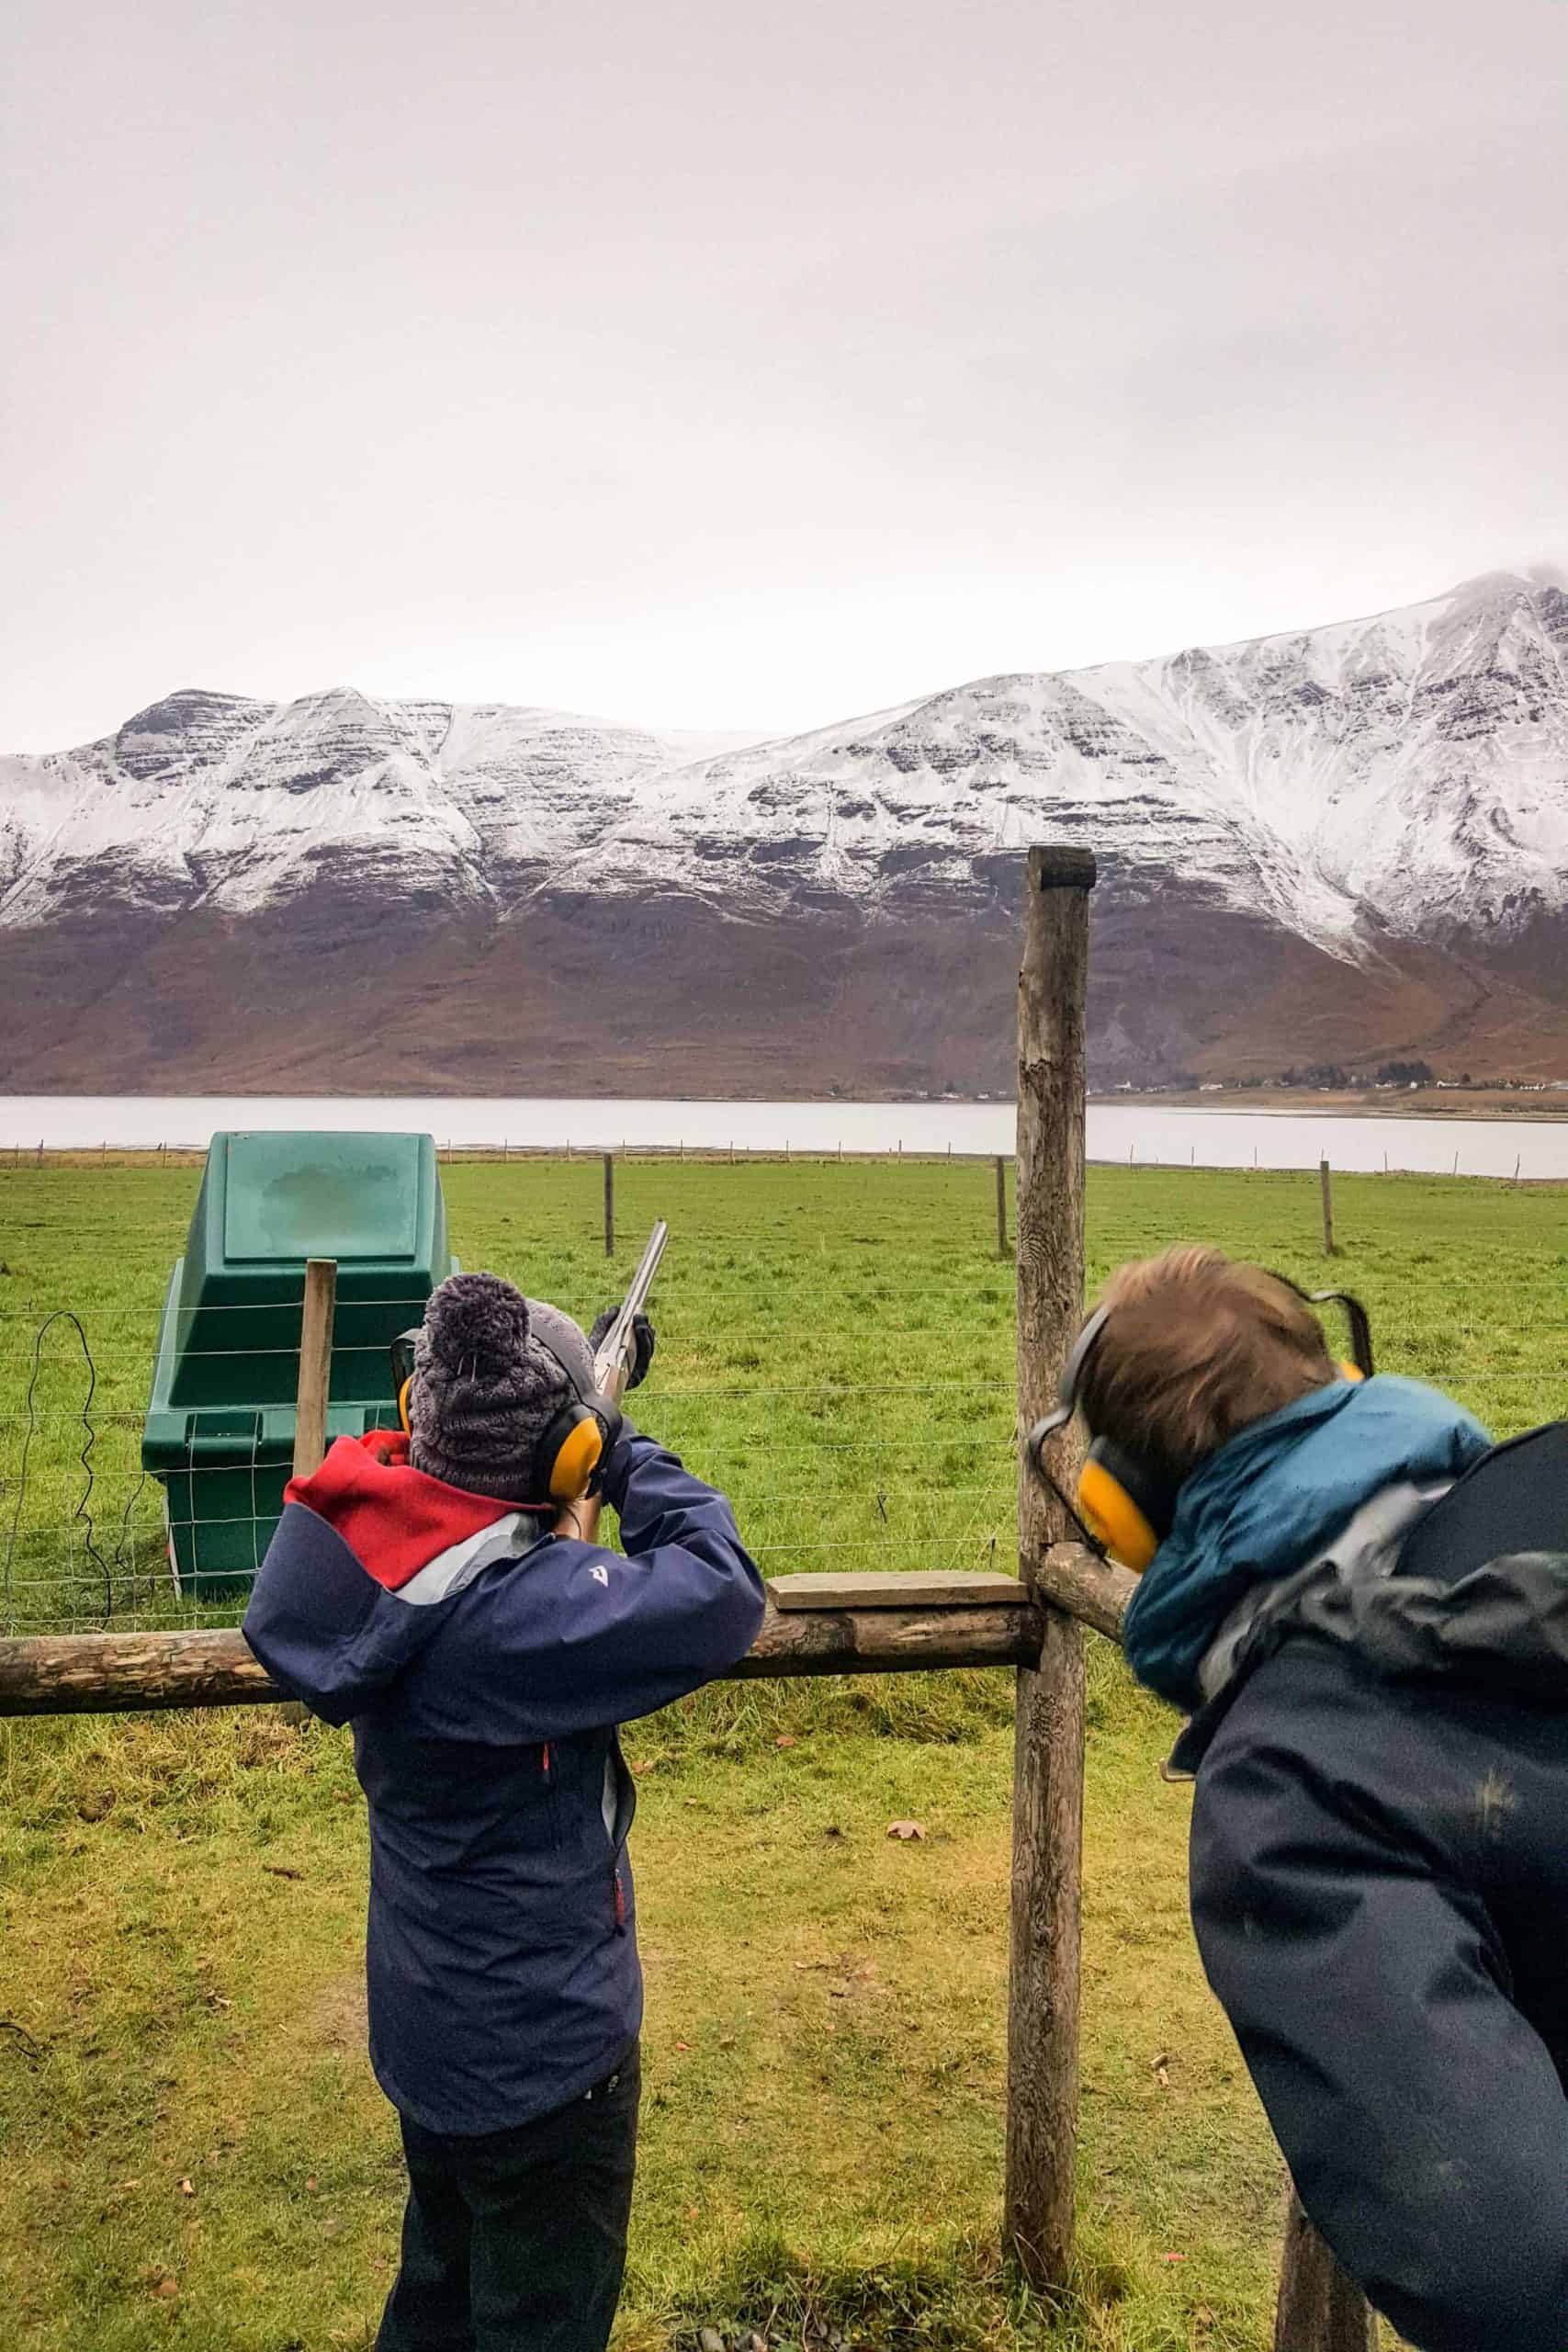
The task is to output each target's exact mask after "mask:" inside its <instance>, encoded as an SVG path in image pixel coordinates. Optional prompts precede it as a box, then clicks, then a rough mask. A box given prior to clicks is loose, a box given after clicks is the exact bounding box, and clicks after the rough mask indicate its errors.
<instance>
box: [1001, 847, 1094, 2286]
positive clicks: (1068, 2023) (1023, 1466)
mask: <svg viewBox="0 0 1568 2352" xmlns="http://www.w3.org/2000/svg"><path fill="white" fill-rule="evenodd" d="M1094 880H1095V865H1094V859H1093V857H1092V856H1091V855H1090V854H1089V852H1088V851H1086V850H1078V849H1036V850H1031V852H1030V854H1029V869H1028V896H1027V911H1026V914H1025V918H1024V938H1023V963H1022V967H1021V971H1020V973H1019V986H1018V1199H1017V1206H1016V1210H1015V1218H1016V1231H1017V1236H1018V1410H1019V1426H1020V1429H1021V1430H1023V1429H1026V1428H1027V1427H1028V1425H1029V1424H1030V1422H1031V1421H1032V1420H1034V1419H1037V1418H1038V1416H1039V1415H1040V1414H1041V1413H1043V1412H1044V1411H1045V1410H1046V1409H1047V1408H1048V1406H1049V1404H1050V1402H1051V1399H1052V1398H1053V1397H1054V1396H1055V1390H1056V1384H1057V1381H1058V1379H1059V1377H1060V1374H1061V1369H1062V1364H1063V1362H1064V1360H1065V1358H1066V1352H1067V1350H1068V1347H1069V1346H1070V1344H1071V1342H1072V1339H1073V1336H1074V1334H1075V1332H1076V1331H1077V1327H1078V1322H1079V1319H1080V1317H1081V1315H1082V1312H1083V1262H1084V1213H1083V1191H1084V1097H1085V1075H1084V991H1085V985H1086V981H1087V978H1088V969H1089V892H1090V890H1091V889H1092V888H1094ZM1078 1442H1079V1441H1078V1439H1077V1435H1076V1433H1075V1432H1073V1431H1070V1430H1068V1431H1064V1432H1063V1434H1062V1436H1061V1437H1060V1438H1058V1439H1057V1440H1055V1442H1054V1446H1053V1456H1052V1458H1053V1464H1054V1467H1055V1475H1056V1476H1057V1479H1058V1481H1059V1482H1062V1483H1065V1484H1066V1485H1068V1487H1069V1489H1070V1486H1071V1483H1072V1481H1073V1478H1074V1476H1075V1475H1076V1459H1075V1456H1076V1449H1077V1445H1078ZM1067 1532H1068V1529H1067V1523H1066V1514H1065V1512H1064V1511H1063V1510H1061V1508H1060V1506H1059V1505H1058V1504H1057V1503H1056V1502H1055V1499H1054V1498H1053V1497H1052V1496H1051V1494H1050V1493H1049V1490H1048V1489H1047V1488H1045V1487H1043V1486H1042V1485H1041V1483H1040V1481H1039V1480H1038V1479H1037V1478H1035V1476H1033V1474H1032V1471H1031V1470H1030V1469H1029V1466H1028V1464H1027V1463H1025V1462H1024V1461H1023V1459H1022V1457H1021V1458H1020V1463H1019V1489H1018V1540H1019V1561H1020V1574H1021V1577H1023V1578H1024V1580H1025V1582H1030V1583H1032V1581H1033V1577H1034V1572H1035V1568H1036V1565H1037V1563H1038V1562H1039V1560H1040V1558H1041V1557H1042V1555H1043V1552H1044V1550H1045V1548H1046V1546H1047V1545H1048V1544H1052V1543H1055V1542H1057V1541H1059V1540H1061V1539H1062V1538H1063V1537H1064V1536H1065V1535H1066V1533H1067ZM1083 1742H1084V1669H1083V1637H1082V1634H1081V1632H1080V1630H1079V1627H1078V1625H1077V1622H1076V1621H1075V1620H1074V1619H1072V1618H1070V1617H1067V1616H1065V1615H1064V1614H1063V1613H1062V1612H1061V1611H1059V1610H1055V1609H1047V1610H1046V1611H1045V1612H1044V1638H1043V1645H1042V1647H1041V1653H1040V1662H1039V1664H1038V1666H1036V1667H1033V1668H1029V1667H1025V1668H1021V1669H1020V1672H1019V1677H1018V1702H1017V1730H1016V1735H1015V1740H1014V1757H1013V1821H1012V1906H1011V1910H1012V1917H1011V1930H1012V1934H1011V1982H1010V1993H1009V2004H1008V2116H1007V2182H1006V2188H1005V2192H1004V2212H1003V2238H1004V2245H1005V2246H1006V2248H1007V2250H1008V2252H1009V2253H1010V2255H1011V2256H1013V2257H1014V2259H1016V2261H1017V2262H1018V2264H1019V2266H1020V2267H1021V2270H1022V2272H1023V2274H1024V2276H1025V2278H1027V2279H1028V2280H1029V2281H1030V2283H1031V2285H1032V2286H1034V2287H1044V2288H1049V2287H1057V2286H1060V2285H1062V2284H1063V2283H1064V2282H1065V2281H1066V2276H1067V2272H1068V2267H1069V2265H1070V2263H1071V2259H1072V2250H1073V2223H1074V2171H1075V2166H1076V2161H1077V2106H1078V1946H1079V1913H1080V1895H1081V1868H1082V1849H1083Z"/></svg>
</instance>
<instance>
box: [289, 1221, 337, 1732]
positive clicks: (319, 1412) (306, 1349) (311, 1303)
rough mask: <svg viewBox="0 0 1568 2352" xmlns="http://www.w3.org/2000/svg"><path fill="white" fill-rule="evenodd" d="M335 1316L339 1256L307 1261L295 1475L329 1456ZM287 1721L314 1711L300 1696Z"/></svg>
mask: <svg viewBox="0 0 1568 2352" xmlns="http://www.w3.org/2000/svg"><path fill="white" fill-rule="evenodd" d="M336 1317H337V1260H336V1259H335V1258H308V1259H307V1260H306V1261H305V1303H304V1306H303V1308H302V1310H301V1313H300V1317H299V1388H298V1390H297V1391H296V1393H295V1400H294V1476H296V1477H297V1478H309V1477H310V1476H313V1475H314V1473H315V1472H316V1471H318V1470H319V1469H320V1468H321V1464H322V1463H323V1462H324V1461H325V1460H326V1457H327V1397H328V1394H329V1392H330V1390H331V1387H332V1377H333V1323H334V1322H335V1320H336ZM278 1712H279V1713H280V1714H281V1715H282V1717H283V1720H284V1722H285V1723H289V1724H302V1723H304V1722H306V1721H307V1720H308V1718H309V1715H310V1709H309V1708H308V1707H305V1706H302V1705H301V1704H300V1702H299V1700H298V1699H289V1700H286V1701H285V1702H284V1704H283V1706H282V1707H281V1708H280V1709H279V1711H278Z"/></svg>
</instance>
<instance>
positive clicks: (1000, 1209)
mask: <svg viewBox="0 0 1568 2352" xmlns="http://www.w3.org/2000/svg"><path fill="white" fill-rule="evenodd" d="M997 1255H998V1258H1010V1256H1011V1255H1012V1252H1011V1250H1010V1249H1009V1248H1008V1164H1007V1161H1006V1160H1005V1159H1003V1158H1002V1155H1001V1153H1000V1152H999V1151H998V1154H997Z"/></svg>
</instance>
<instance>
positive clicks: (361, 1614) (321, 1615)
mask: <svg viewBox="0 0 1568 2352" xmlns="http://www.w3.org/2000/svg"><path fill="white" fill-rule="evenodd" d="M388 1445H389V1448H391V1449H394V1451H392V1452H390V1453H383V1454H382V1456H381V1457H380V1459H379V1460H378V1459H377V1458H376V1457H375V1455H374V1453H373V1452H370V1453H367V1451H365V1450H363V1449H362V1448H361V1447H360V1446H358V1445H356V1444H355V1442H354V1441H353V1440H351V1439H340V1440H339V1441H338V1443H337V1444H336V1445H335V1446H334V1447H333V1450H332V1453H330V1454H329V1455H328V1457H327V1461H326V1463H325V1464H323V1466H322V1469H321V1471H320V1472H319V1473H318V1474H317V1476H316V1478H315V1479H311V1480H305V1481H302V1482H296V1484H295V1485H294V1486H292V1487H290V1488H289V1489H288V1499H287V1502H286V1507H285V1510H284V1513H283V1517H282V1520H281V1521H280V1522H279V1525H278V1529H277V1532H276V1535H275V1536H274V1538H273V1541H272V1544H271V1545H270V1547H269V1549H268V1551H267V1555H266V1558H265V1561H264V1562H263V1564H262V1567H261V1570H260V1573H259V1574H258V1576H257V1578H256V1584H255V1589H254V1594H253V1596H252V1600H251V1604H250V1607H249V1609H248V1611H247V1612H246V1616H245V1623H244V1631H245V1636H246V1639H247V1640H248V1642H249V1643H250V1645H251V1647H252V1649H254V1652H255V1654H256V1656H257V1657H259V1658H260V1659H261V1661H262V1663H263V1665H264V1666H265V1668H266V1669H267V1671H268V1673H269V1674H270V1675H271V1676H272V1677H273V1679H274V1680H275V1681H276V1682H277V1683H278V1684H279V1685H280V1686H281V1687H282V1688H283V1689H285V1690H287V1691H292V1692H294V1693H295V1694H297V1695H298V1696H299V1698H301V1699H302V1700H304V1701H305V1702H306V1704H307V1705H308V1706H310V1707H311V1708H312V1709H313V1710H314V1711H315V1712H316V1713H318V1714H320V1715H321V1716H323V1717H324V1718H325V1719H326V1721H328V1722H329V1723H334V1724H343V1723H349V1722H352V1724H353V1726H354V1749H355V1769H356V1770H357V1772H358V1775H359V1781H360V1785H361V1787H362V1788H363V1789H364V1791H365V1794H366V1797H367V1801H368V1804H369V1811H370V1906H369V1921H368V1930H367V1976H368V1983H369V2011H370V2057H371V2064H372V2065H373V2066H374V2068H375V2071H376V2075H377V2079H378V2082H379V2083H380V2085H381V2087H382V2089H383V2090H384V2091H385V2092H386V2094H387V2096H388V2098H389V2099H390V2100H391V2101H392V2103H393V2104H394V2106H396V2107H397V2108H398V2109H400V2110H401V2112H402V2113H404V2114H405V2115H408V2116H410V2117H412V2120H414V2121H415V2122H417V2123H421V2124H423V2125H424V2126H425V2128H426V2129H427V2130H430V2131H444V2132H457V2133H464V2134H468V2133H479V2132H484V2131H502V2130H506V2129H509V2128H511V2127H512V2126H514V2125H516V2124H519V2123H524V2122H526V2121H528V2120H530V2119H531V2118H533V2117H535V2116H538V2115H543V2114H547V2113H548V2112H549V2111H550V2110H551V2109H555V2108H558V2107H560V2106H562V2105H564V2104H565V2103H566V2102H567V2101H568V2100H569V2099H571V2098H576V2097H577V2096H579V2095H580V2094H581V2092H582V2091H584V2090H586V2089H588V2088H590V2087H591V2086H592V2085H593V2084H594V2083H595V2082H597V2081H598V2080H599V2079H600V2078H601V2077H602V2076H603V2075H606V2074H608V2073H610V2072H611V2071H612V2070H613V2069H614V2067H615V2065H616V2064H618V2062H619V2061H620V2059H621V2058H622V2057H623V2056H624V2054H625V2053H626V2051H627V2049H628V2048H629V2046H630V2044H631V2043H632V2041H634V2039H635V2038H636V2035H637V2030H638V2029H639V2026H640V2024H641V2019H642V1981H641V1973H640V1970H639V1968H638V1964H637V1943H636V1936H635V1916H634V1906H633V1900H632V1886H631V1876H630V1871H629V1869H628V1867H627V1863H626V1837H627V1832H628V1831H629V1829H630V1827H631V1822H632V1814H633V1811H634V1805H635V1798H634V1788H633V1783H632V1781H631V1778H630V1775H629V1773H628V1772H627V1770H626V1765H625V1763H624V1762H623V1760H622V1758H621V1753H620V1747H619V1743H618V1740H617V1737H616V1733H615V1725H616V1724H618V1723H624V1722H626V1721H628V1720H629V1719H631V1718H633V1717H635V1716H637V1715H644V1714H649V1713H652V1712H653V1710H654V1709H656V1708H658V1707H662V1706H665V1705H666V1704H668V1702H670V1701H671V1700H672V1699H677V1698H680V1697H682V1695H683V1694H684V1693H685V1692H687V1691H693V1690H695V1689H696V1688H697V1687H698V1685H700V1684H701V1683H703V1682H705V1681H706V1680H708V1679H710V1678H711V1677H712V1676H714V1675H716V1674H718V1673H721V1672H722V1671H723V1670H724V1669H725V1668H727V1667H728V1666H731V1665H733V1664H734V1662H735V1661H736V1659H738V1658H739V1657H743V1656H744V1655H745V1653H746V1651H747V1650H748V1649H749V1648H750V1645H751V1643H752V1641H753V1640H754V1639H755V1637H756V1634H757V1630H758V1627H759V1626H760V1625H761V1620H762V1614H763V1606H764V1602H763V1591H762V1583H761V1577H760V1576H759V1575H758V1572H757V1569H756V1567H755V1566H753V1564H752V1562H751V1560H750V1558H749V1557H748V1555H747V1554H746V1552H745V1550H744V1549H743V1548H742V1545H741V1543H740V1538H739V1532H737V1529H736V1524H735V1520H734V1516H733V1513H732V1512H731V1510H730V1507H729V1505H728V1502H727V1501H726V1499H725V1498H724V1497H723V1496H722V1495H721V1494H718V1493H716V1492H715V1490H714V1489H713V1488H712V1487H706V1486H705V1485H704V1484H703V1483H702V1481H701V1480H700V1479H697V1478H694V1477H693V1476H691V1475H690V1473H689V1472H688V1471H686V1470H685V1469H684V1468H683V1467H682V1464H681V1463H680V1462H679V1461H678V1460H677V1458H676V1457H675V1455H674V1454H672V1453H666V1452H665V1451H664V1450H663V1449H662V1448H661V1447H660V1446H658V1445H656V1444H655V1443H654V1442H652V1441H651V1440H650V1439H648V1438H646V1437H642V1436H639V1435H637V1433H636V1432H635V1431H629V1432H628V1434H627V1435H626V1437H625V1438H624V1440H623V1442H622V1443H621V1444H620V1445H619V1446H617V1448H616V1450H615V1454H614V1456H613V1458H612V1461H611V1464H610V1465H609V1469H608V1472H607V1475H606V1479H605V1494H606V1498H607V1499H608V1501H609V1502H610V1503H611V1504H612V1505H613V1506H614V1507H615V1510H617V1512H618V1513H619V1515H620V1523H621V1541H622V1543H623V1544H624V1545H625V1547H626V1556H625V1557H622V1556H621V1555H619V1554H617V1553H615V1552H611V1551H608V1550H606V1549H604V1547H603V1546H600V1545H598V1544H583V1543H580V1542H577V1541H568V1540H562V1539H558V1538H556V1537H554V1536H550V1535H547V1536H545V1537H544V1538H543V1539H540V1538H539V1536H538V1534H537V1532H536V1528H537V1522H536V1521H534V1522H532V1523H531V1522H530V1521H528V1520H527V1518H526V1517H525V1515H524V1514H519V1513H518V1512H516V1511H514V1510H512V1509H511V1507H510V1506H509V1505H507V1504H505V1503H501V1502H495V1501H491V1500H490V1499H488V1498H481V1497H474V1496H469V1495H465V1494H462V1493H460V1492H459V1491H458V1490H457V1489H453V1488H450V1487H445V1486H444V1485H443V1484H442V1482H441V1481H440V1480H438V1479H433V1478H428V1477H425V1476H423V1474H422V1473H420V1472H418V1471H415V1470H412V1469H411V1468H410V1467H408V1465H407V1463H406V1457H405V1456H403V1455H402V1454H400V1453H397V1452H396V1451H395V1449H396V1441H388Z"/></svg>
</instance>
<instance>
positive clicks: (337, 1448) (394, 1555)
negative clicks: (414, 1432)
mask: <svg viewBox="0 0 1568 2352" xmlns="http://www.w3.org/2000/svg"><path fill="white" fill-rule="evenodd" d="M283 1499H284V1501H285V1503H299V1504H302V1505H303V1507H304V1508H305V1510H310V1511H314V1512H315V1514H316V1516H317V1518H318V1519H324V1520H325V1521H326V1522H327V1524H328V1526H329V1527H331V1528H332V1529H333V1532H335V1533H336V1534H338V1535H339V1536H341V1537H342V1539H343V1541H344V1543H345V1544H347V1545H348V1548H349V1550H350V1551H351V1552H352V1553H353V1554H354V1556H355V1559H356V1560H357V1561H358V1563H359V1565H360V1566H361V1567H362V1568H363V1569H364V1570H365V1573H366V1575H367V1577H374V1579H375V1581H376V1582H377V1583H378V1585H382V1586H384V1587H385V1588H386V1589H387V1590H388V1591H389V1592H396V1591H397V1590H398V1589H399V1587H400V1586H401V1585H405V1584H407V1583H409V1582H410V1581H411V1579H412V1577H416V1576H418V1574H419V1572H420V1570H421V1568H423V1567H428V1566H429V1565H430V1562H431V1561H432V1560H434V1559H435V1558H437V1557H438V1556H439V1555H440V1554H441V1553H443V1552H448V1551H450V1550H451V1548H452V1546H453V1544H463V1543H467V1542H468V1540H469V1539H470V1538H471V1537H473V1536H475V1535H482V1534H483V1532H484V1531H485V1529H486V1528H487V1527H493V1526H494V1525H495V1524H496V1522H497V1521H498V1520H502V1519H510V1518H511V1516H512V1514H513V1512H514V1511H516V1510H519V1509H522V1510H525V1511H526V1513H527V1516H529V1517H530V1518H533V1517H536V1516H538V1515H539V1514H538V1513H537V1512H536V1511H534V1510H529V1509H528V1507H527V1506H526V1505H519V1504H517V1503H508V1502H502V1501H500V1500H499V1499H498V1498H496V1497H495V1496H494V1495H472V1494H468V1492H466V1491H465V1489H464V1488H462V1487H448V1486H447V1485H446V1484H445V1482H444V1481H443V1480H442V1479H440V1478H432V1477H429V1476H427V1475H426V1474H425V1472H424V1471H423V1470H416V1469H414V1468H413V1466H412V1464H411V1463H410V1461H409V1442H408V1439H407V1437H406V1436H405V1435H404V1433H403V1432H402V1430H369V1431H368V1432H367V1434H366V1435H365V1436H364V1437H362V1438H352V1437H340V1438H339V1439H338V1440H337V1441H336V1442H335V1444H333V1447H332V1449H331V1451H330V1452H329V1453H328V1454H327V1458H326V1460H325V1461H324V1462H323V1463H322V1464H321V1468H320V1469H319V1470H317V1471H315V1472H314V1473H312V1475H311V1476H310V1477H309V1478H291V1479H290V1480H289V1482H288V1486H287V1487H285V1488H284V1490H283Z"/></svg>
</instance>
